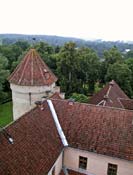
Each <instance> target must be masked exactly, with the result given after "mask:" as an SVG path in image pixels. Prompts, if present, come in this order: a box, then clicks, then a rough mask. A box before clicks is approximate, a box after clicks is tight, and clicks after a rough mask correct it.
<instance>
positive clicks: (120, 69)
mask: <svg viewBox="0 0 133 175" xmlns="http://www.w3.org/2000/svg"><path fill="white" fill-rule="evenodd" d="M112 79H113V80H115V81H116V82H117V83H118V84H119V85H120V87H121V88H122V89H123V90H124V92H125V93H126V94H127V95H128V96H130V97H131V96H132V90H133V89H132V86H131V80H132V73H131V70H130V69H129V68H128V66H127V65H126V64H124V63H122V64H120V63H114V64H111V65H110V66H109V68H108V71H107V75H106V80H107V81H110V80H112Z"/></svg>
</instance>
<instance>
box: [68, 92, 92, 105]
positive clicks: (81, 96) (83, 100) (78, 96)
mask: <svg viewBox="0 0 133 175" xmlns="http://www.w3.org/2000/svg"><path fill="white" fill-rule="evenodd" d="M70 98H72V99H74V100H75V101H77V102H80V103H88V101H89V100H88V99H89V98H88V97H87V96H86V95H84V94H78V93H73V94H72V96H70Z"/></svg>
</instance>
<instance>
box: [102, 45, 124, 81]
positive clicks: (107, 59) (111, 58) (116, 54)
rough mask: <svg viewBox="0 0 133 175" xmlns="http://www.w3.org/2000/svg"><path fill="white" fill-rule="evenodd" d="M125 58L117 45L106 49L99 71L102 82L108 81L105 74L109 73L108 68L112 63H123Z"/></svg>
mask: <svg viewBox="0 0 133 175" xmlns="http://www.w3.org/2000/svg"><path fill="white" fill-rule="evenodd" d="M123 61H124V59H123V57H122V54H121V52H120V51H119V50H118V49H117V47H115V46H114V47H112V48H111V49H109V50H105V51H104V58H103V59H102V61H101V63H100V72H99V78H100V83H101V84H104V83H106V79H105V76H106V74H107V71H108V68H109V66H110V65H111V64H114V63H117V62H118V63H123Z"/></svg>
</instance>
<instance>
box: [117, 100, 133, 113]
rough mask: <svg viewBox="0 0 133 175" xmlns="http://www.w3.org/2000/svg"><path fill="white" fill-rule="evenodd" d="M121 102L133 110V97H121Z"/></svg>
mask: <svg viewBox="0 0 133 175" xmlns="http://www.w3.org/2000/svg"><path fill="white" fill-rule="evenodd" d="M119 100H120V102H121V104H122V105H123V108H125V109H129V110H133V99H124V98H120V99H119Z"/></svg>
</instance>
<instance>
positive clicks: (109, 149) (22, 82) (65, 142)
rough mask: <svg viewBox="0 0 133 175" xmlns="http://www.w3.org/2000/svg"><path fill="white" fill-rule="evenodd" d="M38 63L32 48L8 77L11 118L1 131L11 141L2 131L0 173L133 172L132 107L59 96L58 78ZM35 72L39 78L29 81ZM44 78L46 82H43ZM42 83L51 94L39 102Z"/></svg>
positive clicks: (110, 174)
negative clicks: (12, 111)
mask: <svg viewBox="0 0 133 175" xmlns="http://www.w3.org/2000/svg"><path fill="white" fill-rule="evenodd" d="M33 53H34V54H33ZM32 54H33V55H34V57H33V56H32ZM28 58H29V59H28ZM31 58H32V59H31ZM34 58H35V62H36V64H35V62H34V66H35V65H37V68H35V67H36V66H35V67H34V66H33V65H32V64H33V59H34ZM36 59H39V60H36ZM26 60H27V61H26ZM39 61H40V57H39V56H38V54H37V53H36V51H35V50H30V51H29V52H28V54H27V56H26V57H25V58H24V59H23V61H22V62H21V63H20V65H19V66H18V67H17V68H16V70H15V72H14V73H13V74H12V75H11V76H10V78H9V81H10V83H11V88H12V91H13V103H14V104H15V105H14V113H15V117H14V122H12V123H11V124H9V125H8V126H7V127H5V130H6V131H7V132H8V133H10V136H11V138H12V140H13V141H12V142H11V143H12V144H9V143H8V141H7V139H6V138H5V136H4V134H2V133H0V175H46V174H47V175H133V110H127V109H126V108H119V107H110V106H106V105H95V104H93V105H92V104H85V103H77V102H74V101H69V100H64V99H62V98H61V96H60V93H59V92H56V93H55V90H54V89H55V87H56V86H55V82H56V80H57V78H56V77H55V76H54V75H53V73H52V72H51V71H50V69H49V68H48V67H47V66H46V65H45V63H43V62H42V61H40V62H39ZM28 65H29V67H27V66H28ZM30 65H32V66H33V67H34V71H31V70H30V71H28V70H29V69H30V68H31V67H30ZM21 66H22V69H20V68H21ZM42 66H44V67H43V68H42ZM38 68H39V70H38ZM44 69H46V70H47V71H48V72H49V74H50V76H49V75H46V74H45V73H46V72H47V71H44ZM24 70H25V71H26V70H27V71H28V72H25V71H24ZM42 70H43V73H42V74H41V72H42ZM36 71H37V72H36ZM33 72H34V74H35V76H33V75H32V76H31V73H33ZM19 73H22V74H21V76H20V75H19ZM39 74H40V75H39ZM37 75H38V76H39V77H40V80H38V79H36V81H37V82H35V79H32V80H31V79H30V78H32V77H37ZM47 76H48V77H49V78H48V79H49V82H50V83H45V84H41V83H42V81H44V80H45V82H46V80H48V79H47V78H46V77H47ZM15 77H16V78H15ZM24 77H25V78H24ZM43 77H45V78H46V79H43ZM50 77H51V79H50ZM41 78H42V79H41ZM40 82H41V83H40ZM32 85H34V86H32ZM51 85H52V87H51ZM49 86H50V87H49ZM15 87H16V88H15ZM32 87H33V91H31V88H32ZM40 87H43V88H44V89H46V90H47V89H48V88H49V89H50V94H52V95H51V97H50V98H47V99H44V100H43V101H42V100H41V97H42V95H44V94H45V95H47V93H46V91H44V89H43V88H40ZM46 87H47V88H46ZM39 88H40V91H39ZM22 89H23V90H22ZM42 89H43V90H42ZM109 89H110V90H111V88H109ZM110 90H109V91H110ZM117 90H118V91H117V93H118V94H119V93H121V89H117ZM29 92H31V98H29ZM107 92H108V90H107V91H106V93H105V95H107ZM108 94H109V93H108ZM98 97H99V96H98ZM110 98H111V96H110ZM30 99H31V103H29V102H30ZM38 99H40V100H41V101H40V102H38V103H36V106H34V102H35V100H38ZM100 100H102V99H100ZM100 100H99V101H98V103H99V102H100ZM17 103H18V104H17ZM29 104H30V105H29ZM101 104H105V103H104V102H103V103H101ZM32 105H33V106H32ZM31 106H32V107H31ZM16 107H17V108H18V109H16ZM19 108H21V109H19ZM23 109H24V112H23ZM19 111H20V112H21V115H17V113H19ZM22 113H23V114H22ZM16 119H17V120H16Z"/></svg>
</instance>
